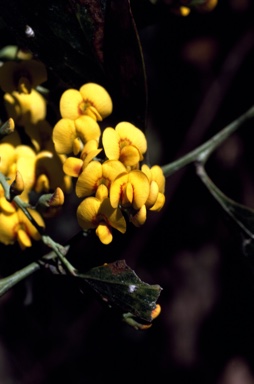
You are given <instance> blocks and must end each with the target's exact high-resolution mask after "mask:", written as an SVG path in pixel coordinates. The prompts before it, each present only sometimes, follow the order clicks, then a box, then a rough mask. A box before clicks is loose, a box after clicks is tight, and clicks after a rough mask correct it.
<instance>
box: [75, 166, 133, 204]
mask: <svg viewBox="0 0 254 384" xmlns="http://www.w3.org/2000/svg"><path fill="white" fill-rule="evenodd" d="M123 172H126V168H125V166H124V165H123V164H122V163H121V162H120V161H117V160H107V161H105V162H104V163H103V164H101V163H100V162H99V161H96V160H93V161H91V162H90V163H89V164H88V165H87V166H86V167H85V168H84V169H83V171H82V172H81V174H80V175H79V177H78V180H77V183H76V194H77V196H78V197H87V196H91V195H93V194H94V193H95V192H96V190H97V188H98V187H99V185H101V184H104V185H105V186H106V187H107V188H108V189H109V188H110V185H111V183H112V182H113V180H115V178H116V177H117V176H118V175H120V174H121V173H123ZM115 208H116V207H115Z"/></svg>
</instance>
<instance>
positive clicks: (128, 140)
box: [53, 83, 165, 244]
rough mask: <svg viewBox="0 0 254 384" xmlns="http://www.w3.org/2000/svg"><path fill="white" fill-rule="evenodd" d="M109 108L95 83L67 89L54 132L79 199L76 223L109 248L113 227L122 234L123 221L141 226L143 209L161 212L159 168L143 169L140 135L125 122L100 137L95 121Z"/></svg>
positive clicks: (102, 90) (144, 145) (162, 185)
mask: <svg viewBox="0 0 254 384" xmlns="http://www.w3.org/2000/svg"><path fill="white" fill-rule="evenodd" d="M112 109H113V105H112V100H111V97H110V95H109V94H108V92H107V91H106V90H105V88H103V87H102V86H100V85H99V84H95V83H87V84H84V85H83V86H82V87H81V88H80V89H79V90H76V89H68V90H66V91H65V92H64V93H63V94H62V96H61V99H60V113H61V117H62V118H61V119H60V120H59V121H58V122H57V123H56V125H55V126H54V129H53V142H54V144H55V149H56V151H57V153H59V154H61V155H65V156H68V157H67V159H66V160H65V162H64V164H63V170H64V172H65V174H66V175H69V176H71V177H75V178H76V185H75V192H76V195H77V196H78V197H79V198H82V199H83V200H82V202H81V203H80V205H79V206H78V209H77V219H78V223H79V224H80V226H81V227H82V229H83V230H85V231H86V230H89V229H95V231H96V234H97V236H98V237H99V239H100V240H101V242H102V243H103V244H109V243H111V241H112V239H113V236H112V228H115V229H117V230H118V231H120V232H121V233H125V232H126V227H127V224H126V219H128V220H129V221H130V222H131V223H133V224H134V225H135V226H137V227H139V226H141V225H142V224H144V222H145V221H146V215H147V210H152V211H159V210H160V209H161V208H162V207H163V205H164V203H165V195H164V190H165V177H164V175H163V172H162V169H161V168H160V167H159V166H157V165H155V166H153V167H151V168H150V167H149V166H148V165H146V164H143V165H141V164H142V161H143V160H144V154H145V153H146V151H147V141H146V137H145V135H144V133H143V132H142V131H141V130H140V129H139V128H137V127H136V126H134V125H133V124H132V123H130V122H127V121H122V122H119V123H118V124H117V125H116V126H115V127H114V128H113V127H106V128H105V129H104V130H103V132H102V130H101V127H100V125H99V122H100V121H102V120H103V119H104V118H106V117H107V116H109V115H110V114H111V112H112ZM102 155H103V156H102Z"/></svg>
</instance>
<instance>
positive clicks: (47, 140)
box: [24, 120, 54, 152]
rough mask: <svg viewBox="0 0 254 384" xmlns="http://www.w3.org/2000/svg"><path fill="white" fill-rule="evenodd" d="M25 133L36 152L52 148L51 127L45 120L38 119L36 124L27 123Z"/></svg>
mask: <svg viewBox="0 0 254 384" xmlns="http://www.w3.org/2000/svg"><path fill="white" fill-rule="evenodd" d="M24 130H25V133H26V134H27V135H28V136H29V137H30V139H31V142H32V144H33V147H34V149H35V151H36V152H39V151H40V150H53V148H54V143H53V141H52V130H53V129H52V127H51V125H50V124H49V122H48V121H47V120H39V121H38V122H37V123H36V124H33V123H27V124H26V125H25V126H24Z"/></svg>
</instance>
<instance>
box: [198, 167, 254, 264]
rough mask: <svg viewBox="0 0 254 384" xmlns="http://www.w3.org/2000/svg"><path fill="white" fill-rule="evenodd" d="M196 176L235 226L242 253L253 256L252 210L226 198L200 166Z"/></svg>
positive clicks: (253, 231)
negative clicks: (241, 245) (241, 240)
mask: <svg viewBox="0 0 254 384" xmlns="http://www.w3.org/2000/svg"><path fill="white" fill-rule="evenodd" d="M197 174H198V176H199V177H200V178H201V180H202V181H203V183H204V184H205V185H206V187H207V188H208V190H209V191H210V192H211V194H212V195H213V197H214V198H215V199H216V200H217V202H218V203H219V204H220V205H221V207H222V208H223V209H224V211H225V212H226V213H227V215H228V216H229V217H230V219H232V220H233V222H234V223H235V224H236V226H237V227H238V229H239V230H240V233H241V235H242V238H243V251H244V253H245V254H246V255H247V256H252V258H253V256H254V210H253V209H251V208H249V207H247V206H245V205H243V204H240V203H238V202H236V201H234V200H232V199H231V198H229V197H228V196H226V195H225V194H224V193H223V192H222V191H221V190H220V189H219V188H218V187H217V186H216V185H215V184H214V183H213V182H212V180H211V179H210V178H209V177H208V175H207V173H206V171H205V168H204V166H203V165H202V164H198V165H197Z"/></svg>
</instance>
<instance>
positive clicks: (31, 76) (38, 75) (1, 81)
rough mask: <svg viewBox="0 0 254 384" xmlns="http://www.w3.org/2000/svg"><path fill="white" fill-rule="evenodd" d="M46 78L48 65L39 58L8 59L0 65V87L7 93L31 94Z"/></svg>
mask: <svg viewBox="0 0 254 384" xmlns="http://www.w3.org/2000/svg"><path fill="white" fill-rule="evenodd" d="M46 80H47V71H46V67H45V65H44V64H43V63H41V62H40V61H37V60H24V61H20V62H15V61H7V62H5V63H4V64H3V65H2V66H1V67H0V87H1V88H2V90H3V91H4V92H7V93H11V92H13V91H16V92H19V93H25V94H29V93H30V92H31V90H32V88H36V87H37V86H38V85H39V84H42V83H44V82H45V81H46Z"/></svg>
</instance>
